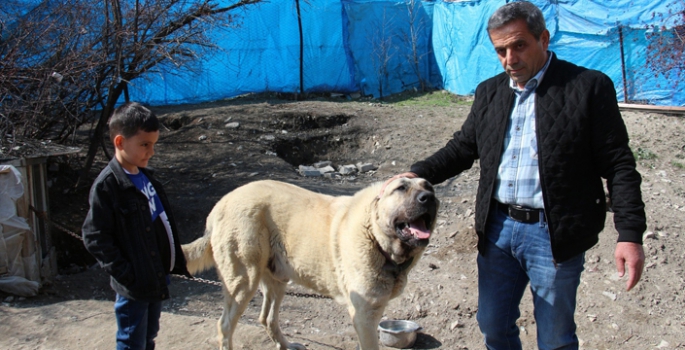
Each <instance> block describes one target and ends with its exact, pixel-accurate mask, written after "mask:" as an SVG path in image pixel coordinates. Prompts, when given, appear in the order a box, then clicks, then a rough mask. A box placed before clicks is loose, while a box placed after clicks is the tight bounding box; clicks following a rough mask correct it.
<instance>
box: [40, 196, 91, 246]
mask: <svg viewBox="0 0 685 350" xmlns="http://www.w3.org/2000/svg"><path fill="white" fill-rule="evenodd" d="M29 209H31V211H33V212H34V213H36V216H38V218H40V219H41V220H45V221H47V222H48V223H49V224H50V225H53V226H55V227H57V228H58V229H60V230H62V231H64V232H65V233H67V234H69V235H70V236H72V237H74V238H76V239H78V240H81V241H82V240H83V237H81V235H79V234H77V233H76V232H74V231H71V230H69V229H68V228H66V227H64V226H62V225H60V224H58V223H56V222H54V221H52V220H50V218H48V214H47V213H46V212H44V211H38V210H37V209H36V208H34V207H33V206H32V205H29Z"/></svg>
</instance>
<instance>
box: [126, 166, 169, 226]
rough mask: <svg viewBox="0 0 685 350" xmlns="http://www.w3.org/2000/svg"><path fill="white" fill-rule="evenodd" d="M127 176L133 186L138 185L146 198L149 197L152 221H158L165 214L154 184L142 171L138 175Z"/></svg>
mask: <svg viewBox="0 0 685 350" xmlns="http://www.w3.org/2000/svg"><path fill="white" fill-rule="evenodd" d="M126 174H127V175H128V177H129V179H131V181H132V182H133V184H134V185H136V187H137V188H138V189H139V190H140V192H143V194H144V195H145V197H147V199H148V202H149V206H150V215H152V221H155V220H157V217H158V216H159V214H161V213H163V212H164V207H163V206H162V201H161V200H160V199H159V196H158V195H157V191H155V187H154V186H152V183H151V182H150V180H149V179H148V178H147V176H145V174H143V172H142V171H139V172H138V174H129V173H126Z"/></svg>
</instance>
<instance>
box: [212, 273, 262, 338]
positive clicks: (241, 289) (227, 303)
mask: <svg viewBox="0 0 685 350" xmlns="http://www.w3.org/2000/svg"><path fill="white" fill-rule="evenodd" d="M247 269H248V270H250V271H249V272H248V273H247V274H246V275H240V276H232V275H229V276H223V278H222V279H223V281H224V288H223V292H224V310H223V312H222V313H221V317H220V318H219V321H218V322H217V328H218V331H219V332H218V337H219V346H220V349H221V350H232V348H233V332H235V328H236V326H237V325H238V320H239V319H240V316H241V315H242V314H243V313H244V312H245V309H246V308H247V306H248V305H249V304H250V300H251V299H252V297H253V296H254V294H255V293H256V292H257V286H258V277H259V271H258V268H256V267H254V268H251V267H247Z"/></svg>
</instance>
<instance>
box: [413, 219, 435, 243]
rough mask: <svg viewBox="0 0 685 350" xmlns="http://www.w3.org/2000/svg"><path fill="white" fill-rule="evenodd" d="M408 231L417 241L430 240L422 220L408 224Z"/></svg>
mask: <svg viewBox="0 0 685 350" xmlns="http://www.w3.org/2000/svg"><path fill="white" fill-rule="evenodd" d="M409 231H411V234H412V236H414V237H416V238H417V239H426V238H430V236H431V233H430V231H428V228H427V227H426V222H425V221H423V219H418V220H414V221H412V222H410V223H409Z"/></svg>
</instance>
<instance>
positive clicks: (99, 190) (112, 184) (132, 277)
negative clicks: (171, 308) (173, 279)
mask: <svg viewBox="0 0 685 350" xmlns="http://www.w3.org/2000/svg"><path fill="white" fill-rule="evenodd" d="M140 171H142V172H143V173H144V174H145V175H146V176H147V177H148V179H150V182H151V183H152V185H153V186H154V187H155V191H156V192H157V195H158V196H159V198H160V200H161V201H162V205H163V206H164V210H165V211H166V213H167V216H168V218H169V223H170V225H171V229H172V232H173V238H174V243H175V244H174V247H175V249H176V259H175V263H174V269H173V271H171V273H174V274H181V275H185V276H188V277H190V274H189V273H188V270H187V268H186V260H185V256H184V255H183V251H182V250H181V242H180V241H179V239H178V229H177V227H176V221H175V220H174V216H173V215H172V213H171V205H170V204H169V201H168V200H167V196H166V194H165V192H164V189H163V188H162V184H161V183H159V182H158V181H156V180H155V178H154V177H153V176H152V172H151V171H150V170H149V169H143V168H141V169H140ZM89 203H90V210H89V211H88V214H87V216H86V220H85V221H84V223H83V229H82V235H83V242H84V244H85V246H86V249H87V250H88V251H89V252H90V253H91V254H92V255H93V256H94V257H95V259H96V260H97V261H98V262H99V263H100V265H101V266H102V267H103V268H104V269H105V271H107V273H109V275H110V276H111V283H110V284H111V286H112V289H114V291H115V292H117V293H118V294H120V295H122V296H125V297H127V298H129V299H133V300H140V301H148V302H153V301H160V300H164V299H168V298H169V289H168V287H167V281H166V278H167V275H168V273H169V272H168V271H165V269H164V265H165V264H164V263H163V261H162V256H164V255H166V256H168V254H163V253H164V252H160V247H162V246H164V242H160V241H159V237H160V236H162V237H166V234H164V235H157V234H156V231H155V229H156V228H155V225H153V223H152V218H151V217H150V209H149V207H148V199H147V198H146V197H145V195H144V194H143V193H142V192H140V191H139V190H138V189H137V188H136V186H135V185H134V184H133V182H131V180H130V179H129V178H128V176H127V175H126V173H125V172H124V170H123V168H122V167H121V165H120V164H119V162H118V161H117V160H116V159H115V158H114V159H112V160H111V161H110V162H109V164H108V165H107V167H105V168H104V169H103V170H102V172H100V175H99V176H98V178H97V179H96V180H95V182H94V183H93V186H92V187H91V189H90V195H89ZM159 226H162V225H159ZM166 246H167V247H168V244H167V245H166ZM167 265H168V263H167Z"/></svg>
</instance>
